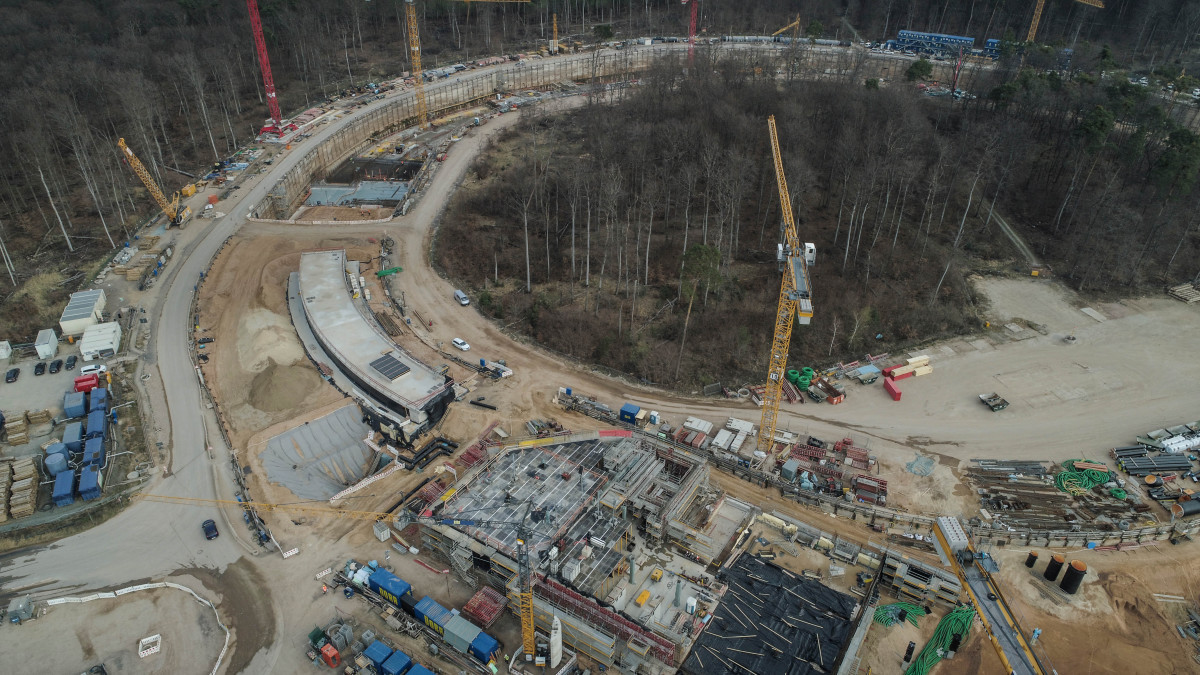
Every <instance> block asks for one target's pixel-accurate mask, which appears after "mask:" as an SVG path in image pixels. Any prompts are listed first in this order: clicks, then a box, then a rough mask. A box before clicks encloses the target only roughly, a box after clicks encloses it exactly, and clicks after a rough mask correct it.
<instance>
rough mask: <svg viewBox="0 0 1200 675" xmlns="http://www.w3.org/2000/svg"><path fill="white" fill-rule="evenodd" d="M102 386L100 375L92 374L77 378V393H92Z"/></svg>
mask: <svg viewBox="0 0 1200 675" xmlns="http://www.w3.org/2000/svg"><path fill="white" fill-rule="evenodd" d="M99 386H100V375H98V374H97V373H92V374H91V375H84V376H82V377H77V378H75V391H85V392H86V391H91V390H93V389H95V388H96V387H99Z"/></svg>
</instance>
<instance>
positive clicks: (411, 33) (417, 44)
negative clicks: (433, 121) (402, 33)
mask: <svg viewBox="0 0 1200 675" xmlns="http://www.w3.org/2000/svg"><path fill="white" fill-rule="evenodd" d="M404 16H405V18H406V20H407V21H408V54H409V56H410V57H411V58H412V69H413V84H414V86H415V87H416V94H417V97H416V102H417V126H418V127H419V128H421V129H426V128H428V127H429V122H428V121H427V119H426V118H427V117H428V116H429V109H428V107H427V105H426V102H425V76H424V75H423V74H422V70H421V35H420V33H418V32H417V5H416V3H415V2H413V0H404Z"/></svg>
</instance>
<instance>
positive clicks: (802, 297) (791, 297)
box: [758, 115, 817, 454]
mask: <svg viewBox="0 0 1200 675" xmlns="http://www.w3.org/2000/svg"><path fill="white" fill-rule="evenodd" d="M767 128H768V129H770V132H771V154H772V156H773V157H774V158H775V181H776V182H777V183H778V184H779V206H780V211H781V212H782V213H781V216H782V220H783V225H782V227H783V243H781V244H779V248H778V253H777V259H778V262H779V267H780V271H782V272H783V282H782V287H781V288H780V290H779V309H778V311H776V313H775V336H774V337H773V338H772V340H771V359H770V366H769V368H768V370H767V388H766V394H765V395H764V396H763V412H762V424H760V425H759V429H758V449H759V450H761V451H763V452H765V453H767V454H771V453H772V452H773V451H774V444H775V427H776V424H777V422H778V418H779V400H780V398H781V397H782V394H783V378H784V373H785V371H786V370H787V358H788V349H789V348H790V347H791V344H792V322H793V321H795V322H796V323H798V324H800V325H807V324H808V323H809V322H810V321H812V315H813V309H812V300H811V299H810V289H811V287H810V285H809V278H808V267H809V266H810V265H813V264H814V263H816V258H817V247H816V246H814V245H812V244H810V243H805V244H804V247H803V248H801V246H800V237H799V236H797V234H796V221H795V220H794V219H793V217H792V198H791V196H790V195H789V194H788V186H787V178H786V177H785V176H784V174H783V155H782V153H781V152H780V150H779V133H778V131H776V129H775V116H774V115H771V116H770V117H768V118H767Z"/></svg>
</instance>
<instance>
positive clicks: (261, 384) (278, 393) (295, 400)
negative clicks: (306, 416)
mask: <svg viewBox="0 0 1200 675" xmlns="http://www.w3.org/2000/svg"><path fill="white" fill-rule="evenodd" d="M319 386H321V376H320V375H317V372H316V371H315V370H313V369H311V368H307V367H302V366H293V365H280V364H278V363H276V362H275V360H274V359H269V363H268V364H267V367H266V368H264V369H263V370H262V371H260V372H259V373H258V374H257V375H255V376H254V379H253V380H251V381H250V399H249V401H248V403H249V404H250V405H251V406H253V407H254V408H257V409H259V410H262V411H264V412H280V411H283V410H291V409H293V408H296V407H297V406H299V405H300V404H301V403H303V402H304V399H306V398H308V396H309V394H311V393H312V392H313V390H314V389H316V388H317V387H319Z"/></svg>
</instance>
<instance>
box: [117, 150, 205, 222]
mask: <svg viewBox="0 0 1200 675" xmlns="http://www.w3.org/2000/svg"><path fill="white" fill-rule="evenodd" d="M117 147H119V148H121V154H122V155H123V156H124V157H125V161H126V162H128V163H129V166H130V167H132V168H133V172H134V173H136V174H137V175H138V178H140V179H142V185H145V186H146V189H147V190H149V191H150V195H151V196H153V197H154V201H156V202H158V207H159V208H160V209H162V212H163V213H164V214H165V215H166V216H167V218H169V219H170V221H171V222H170V224H171V225H175V226H182V225H183V221H184V219H185V218H187V217H188V216H189V215H191V213H192V210H191V209H190V208H188V207H186V206H185V207H183V208H180V206H179V193H178V192H176V193H175V194H173V195H171V199H170V200H168V199H167V196H166V195H165V194H163V191H162V188H160V187H159V186H158V183H157V182H155V180H154V176H151V175H150V172H149V171H147V170H146V167H145V166H143V165H142V161H141V160H140V159H138V158H137V155H135V154H133V150H130V149H129V146H128V145H126V144H125V139H124V138H122V139H120V140H118V141H117Z"/></svg>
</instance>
